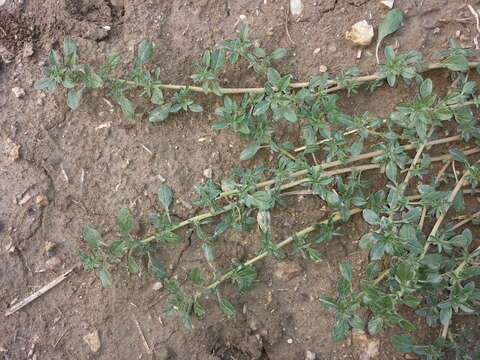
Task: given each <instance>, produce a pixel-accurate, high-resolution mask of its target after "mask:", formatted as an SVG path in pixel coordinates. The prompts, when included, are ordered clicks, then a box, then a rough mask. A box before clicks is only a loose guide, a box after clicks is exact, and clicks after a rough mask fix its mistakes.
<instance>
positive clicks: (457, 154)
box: [448, 149, 468, 166]
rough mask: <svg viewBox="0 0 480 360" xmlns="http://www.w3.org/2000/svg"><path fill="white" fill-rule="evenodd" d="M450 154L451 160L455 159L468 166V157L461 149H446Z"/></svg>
mask: <svg viewBox="0 0 480 360" xmlns="http://www.w3.org/2000/svg"><path fill="white" fill-rule="evenodd" d="M448 152H449V153H450V155H451V156H452V158H453V160H456V161H458V162H460V163H462V164H464V165H467V166H468V159H467V157H466V156H465V154H464V153H463V151H461V150H458V149H452V150H449V151H448Z"/></svg>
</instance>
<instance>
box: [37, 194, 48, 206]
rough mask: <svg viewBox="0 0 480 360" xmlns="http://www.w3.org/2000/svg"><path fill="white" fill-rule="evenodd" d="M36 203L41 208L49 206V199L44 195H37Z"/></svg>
mask: <svg viewBox="0 0 480 360" xmlns="http://www.w3.org/2000/svg"><path fill="white" fill-rule="evenodd" d="M35 203H36V204H37V205H38V206H40V207H44V206H47V205H48V198H47V197H46V196H45V195H43V194H40V195H37V198H36V199H35Z"/></svg>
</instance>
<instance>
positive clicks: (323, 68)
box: [318, 65, 328, 73]
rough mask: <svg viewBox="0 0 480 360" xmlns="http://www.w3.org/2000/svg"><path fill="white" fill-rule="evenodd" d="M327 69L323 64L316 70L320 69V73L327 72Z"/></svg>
mask: <svg viewBox="0 0 480 360" xmlns="http://www.w3.org/2000/svg"><path fill="white" fill-rule="evenodd" d="M327 70H328V68H327V67H326V66H325V65H320V67H319V68H318V71H320V72H321V73H324V72H327Z"/></svg>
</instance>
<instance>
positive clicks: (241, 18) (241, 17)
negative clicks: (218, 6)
mask: <svg viewBox="0 0 480 360" xmlns="http://www.w3.org/2000/svg"><path fill="white" fill-rule="evenodd" d="M239 18H240V20H242V21H245V20H246V19H247V17H246V16H245V15H243V14H242V15H240V16H239Z"/></svg>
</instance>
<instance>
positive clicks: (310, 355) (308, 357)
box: [305, 350, 317, 360]
mask: <svg viewBox="0 0 480 360" xmlns="http://www.w3.org/2000/svg"><path fill="white" fill-rule="evenodd" d="M316 358H317V355H315V353H314V352H311V351H310V350H307V351H306V352H305V360H315V359H316Z"/></svg>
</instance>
